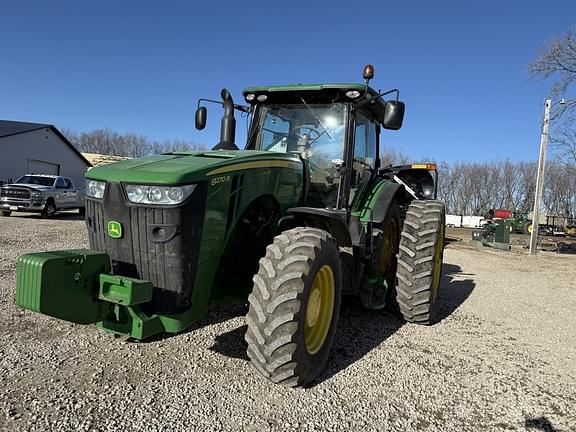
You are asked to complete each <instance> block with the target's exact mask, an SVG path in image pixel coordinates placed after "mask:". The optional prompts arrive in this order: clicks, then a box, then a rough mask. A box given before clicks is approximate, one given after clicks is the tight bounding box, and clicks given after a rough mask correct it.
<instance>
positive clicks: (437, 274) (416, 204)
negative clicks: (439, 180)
mask: <svg viewBox="0 0 576 432" xmlns="http://www.w3.org/2000/svg"><path fill="white" fill-rule="evenodd" d="M445 220H446V210H445V208H444V204H443V203H442V202H441V201H432V200H430V201H413V202H412V203H411V204H410V206H409V207H408V211H407V212H406V219H405V220H404V227H403V229H402V233H401V235H400V237H401V238H400V246H399V253H398V271H397V280H398V284H397V288H396V289H397V297H396V299H397V301H398V307H399V309H400V312H401V313H402V316H403V317H404V319H405V320H406V321H408V322H413V323H417V324H425V325H430V324H433V322H434V318H435V315H436V300H437V298H438V292H439V290H440V279H441V275H442V258H443V255H444V231H445V227H444V224H445Z"/></svg>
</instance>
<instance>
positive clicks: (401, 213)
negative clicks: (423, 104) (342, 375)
mask: <svg viewBox="0 0 576 432" xmlns="http://www.w3.org/2000/svg"><path fill="white" fill-rule="evenodd" d="M373 73H374V72H373V68H372V67H371V66H367V67H366V68H365V70H364V83H355V84H313V85H302V84H294V85H288V86H278V87H252V88H248V89H246V90H244V93H243V95H244V99H245V100H246V102H247V103H248V105H245V106H244V105H236V104H234V102H233V100H232V97H231V96H230V94H229V93H228V92H227V91H226V90H223V91H222V100H221V101H210V102H216V103H218V104H220V105H222V106H223V108H224V115H223V117H222V121H221V132H220V142H219V143H218V144H217V145H216V147H215V148H214V149H213V150H211V151H199V152H184V153H181V152H174V153H169V154H164V155H157V156H148V157H143V158H139V159H133V160H127V161H123V162H118V163H114V164H110V165H106V166H102V167H98V168H94V169H91V170H90V171H88V172H87V174H86V184H87V193H86V196H87V199H86V225H87V229H88V233H89V243H90V249H89V250H88V249H82V250H66V251H53V252H42V253H33V254H26V255H24V256H22V257H21V258H20V260H19V266H18V273H17V289H16V303H17V304H18V305H20V306H22V307H24V308H27V309H30V310H33V311H37V312H41V313H44V314H47V315H50V316H53V317H57V318H60V319H64V320H68V321H71V322H75V323H82V324H88V323H95V324H97V325H98V326H99V327H100V328H102V329H104V330H106V331H108V332H111V333H113V334H115V335H120V336H124V337H129V338H134V339H145V338H148V337H150V336H152V335H156V334H161V333H178V332H181V331H183V330H185V329H186V328H188V327H190V325H191V324H192V323H194V322H195V321H196V320H198V319H199V318H200V317H201V316H202V315H203V314H204V313H205V312H206V310H207V309H208V307H209V306H210V305H211V304H213V303H217V302H220V303H222V302H231V301H233V302H240V303H244V304H246V303H249V310H248V314H247V315H246V324H247V332H246V341H247V344H248V356H249V357H250V359H251V362H252V364H253V365H254V367H255V368H256V369H257V370H258V371H259V372H260V373H261V374H262V375H263V376H265V377H266V378H268V379H269V380H271V381H273V382H275V383H280V384H283V385H285V386H303V385H306V384H309V383H310V382H311V381H313V380H314V378H315V377H316V376H317V375H318V374H319V372H320V370H321V369H322V367H323V365H324V364H325V362H326V360H327V358H328V353H329V351H330V349H331V346H332V344H333V340H334V334H335V331H336V325H337V322H338V314H339V309H340V304H341V302H342V301H343V299H344V301H352V300H351V298H352V297H351V296H356V298H358V299H359V301H360V302H361V303H362V304H363V305H364V306H366V307H367V308H371V309H382V308H384V307H385V306H386V305H389V306H392V307H393V308H397V309H399V311H400V312H401V314H402V315H403V317H404V318H405V319H406V320H407V321H410V322H415V323H420V324H431V323H432V322H433V320H434V315H435V311H436V300H437V297H438V290H439V285H440V275H441V269H442V256H443V244H444V219H445V210H444V205H443V203H442V202H439V201H436V200H435V197H436V180H437V179H436V167H435V165H433V164H428V165H426V164H424V165H407V166H402V167H381V166H380V163H379V157H378V154H379V148H380V135H381V129H382V128H385V129H391V130H396V129H399V128H400V127H401V125H402V121H403V116H404V104H403V103H402V102H400V101H399V100H398V96H399V92H398V90H392V91H389V92H386V93H380V92H377V91H375V90H374V89H372V88H371V87H370V86H369V80H370V79H371V78H372V77H373ZM389 94H395V97H394V98H393V99H392V100H387V101H386V100H385V99H384V96H386V95H389ZM206 101H208V100H205V99H201V100H200V101H199V103H198V109H197V111H196V127H197V128H198V129H203V128H204V127H205V124H206V119H207V110H206V107H205V106H201V104H202V102H206ZM235 111H240V112H243V113H248V114H249V115H250V118H251V123H250V127H249V129H248V133H247V141H246V145H245V147H244V149H243V150H239V149H238V148H237V147H236V145H235V144H234V142H235V138H234V137H235V119H234V112H235ZM344 295H346V296H344Z"/></svg>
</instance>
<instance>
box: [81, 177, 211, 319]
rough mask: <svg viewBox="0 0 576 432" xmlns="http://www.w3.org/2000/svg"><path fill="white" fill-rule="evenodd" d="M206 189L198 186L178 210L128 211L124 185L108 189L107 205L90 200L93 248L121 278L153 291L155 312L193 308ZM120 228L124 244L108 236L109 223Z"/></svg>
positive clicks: (130, 207) (88, 216) (111, 185)
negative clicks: (108, 259)
mask: <svg viewBox="0 0 576 432" xmlns="http://www.w3.org/2000/svg"><path fill="white" fill-rule="evenodd" d="M205 205H206V187H205V185H198V187H197V188H196V190H195V191H194V193H193V194H192V196H191V197H190V198H189V199H188V200H187V202H186V203H185V204H183V205H181V206H178V207H157V206H148V207H145V206H135V205H128V204H127V203H126V199H125V197H124V193H123V191H122V188H121V186H120V184H117V183H109V184H107V187H106V191H105V194H104V199H103V201H97V200H92V199H87V200H86V224H87V225H88V232H89V241H90V247H91V248H92V249H95V250H97V251H99V252H106V253H108V254H109V255H110V257H111V258H112V263H113V272H114V273H115V274H118V275H123V276H128V277H134V278H138V279H144V280H149V281H151V282H152V284H153V285H154V293H153V298H152V304H151V305H150V308H151V310H149V311H148V312H154V313H179V312H182V311H184V310H186V309H188V308H189V307H190V300H191V297H192V290H193V285H194V279H195V276H196V266H197V261H198V251H199V247H200V238H201V234H202V232H201V230H202V224H203V218H204V212H205ZM109 221H116V222H120V224H121V225H122V235H121V237H120V238H112V237H111V236H110V235H109V234H108V222H109Z"/></svg>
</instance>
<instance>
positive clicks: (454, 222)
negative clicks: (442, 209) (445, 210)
mask: <svg viewBox="0 0 576 432" xmlns="http://www.w3.org/2000/svg"><path fill="white" fill-rule="evenodd" d="M446 226H449V227H454V228H460V227H461V226H462V216H460V215H451V214H447V215H446Z"/></svg>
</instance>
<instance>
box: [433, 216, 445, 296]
mask: <svg viewBox="0 0 576 432" xmlns="http://www.w3.org/2000/svg"><path fill="white" fill-rule="evenodd" d="M443 249H444V225H441V227H440V235H439V236H438V243H436V255H434V278H433V279H432V298H433V299H435V298H436V296H437V295H438V289H439V287H440V275H441V274H442V252H443Z"/></svg>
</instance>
